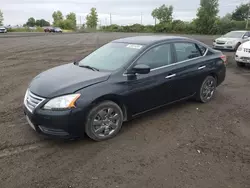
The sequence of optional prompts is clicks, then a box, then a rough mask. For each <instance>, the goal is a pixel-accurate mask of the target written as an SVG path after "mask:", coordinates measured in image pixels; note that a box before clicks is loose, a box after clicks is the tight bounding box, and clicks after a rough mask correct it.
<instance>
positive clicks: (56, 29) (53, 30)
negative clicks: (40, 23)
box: [44, 27, 62, 33]
mask: <svg viewBox="0 0 250 188" xmlns="http://www.w3.org/2000/svg"><path fill="white" fill-rule="evenodd" d="M44 32H45V33H47V32H49V33H62V29H61V28H59V27H46V28H45V29H44Z"/></svg>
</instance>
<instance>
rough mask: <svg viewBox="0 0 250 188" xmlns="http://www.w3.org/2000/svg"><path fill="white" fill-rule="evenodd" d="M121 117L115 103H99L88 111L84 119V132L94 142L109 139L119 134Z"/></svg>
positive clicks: (121, 114)
mask: <svg viewBox="0 0 250 188" xmlns="http://www.w3.org/2000/svg"><path fill="white" fill-rule="evenodd" d="M111 109H112V110H111ZM108 110H109V113H108ZM111 112H112V113H111ZM108 114H109V115H108ZM123 117H124V116H123V112H122V110H121V108H120V107H119V106H118V105H117V104H116V103H114V102H112V101H104V102H101V103H99V104H96V105H95V106H94V107H92V109H91V110H90V111H89V113H88V115H87V118H86V124H85V132H86V134H87V135H88V136H89V137H90V138H91V139H92V140H94V141H104V140H108V139H111V138H113V137H115V136H116V135H117V134H118V133H119V132H120V130H121V128H122V124H123ZM112 120H113V122H112ZM94 122H95V123H94ZM114 122H115V123H114ZM94 124H95V125H94ZM112 126H113V127H112Z"/></svg>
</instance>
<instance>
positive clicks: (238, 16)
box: [232, 4, 249, 21]
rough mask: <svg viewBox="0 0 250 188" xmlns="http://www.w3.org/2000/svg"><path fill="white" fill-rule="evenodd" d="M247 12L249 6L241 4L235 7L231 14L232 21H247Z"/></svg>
mask: <svg viewBox="0 0 250 188" xmlns="http://www.w3.org/2000/svg"><path fill="white" fill-rule="evenodd" d="M248 11H249V4H241V5H240V6H237V8H236V10H235V11H234V12H233V14H232V19H233V20H236V21H244V20H246V19H247V16H248Z"/></svg>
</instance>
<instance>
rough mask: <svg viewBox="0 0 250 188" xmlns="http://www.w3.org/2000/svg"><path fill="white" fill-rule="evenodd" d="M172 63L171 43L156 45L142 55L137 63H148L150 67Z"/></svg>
mask: <svg viewBox="0 0 250 188" xmlns="http://www.w3.org/2000/svg"><path fill="white" fill-rule="evenodd" d="M171 63H172V53H171V45H170V44H163V45H160V46H156V47H154V48H152V49H150V50H149V51H147V52H146V53H145V54H144V55H142V56H141V57H140V58H139V60H138V61H137V64H145V65H148V66H149V67H150V68H151V69H155V68H158V67H162V66H165V65H169V64H171Z"/></svg>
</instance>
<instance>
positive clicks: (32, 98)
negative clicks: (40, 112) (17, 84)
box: [24, 90, 45, 113]
mask: <svg viewBox="0 0 250 188" xmlns="http://www.w3.org/2000/svg"><path fill="white" fill-rule="evenodd" d="M44 100H45V99H44V98H42V97H39V96H37V95H35V94H33V93H31V92H30V91H29V90H27V92H26V94H25V97H24V104H25V106H26V107H27V109H28V110H29V111H30V112H31V113H33V111H34V110H35V109H36V107H37V106H38V105H39V104H41V103H42V102H43V101H44Z"/></svg>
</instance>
